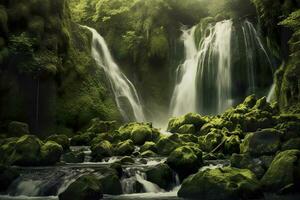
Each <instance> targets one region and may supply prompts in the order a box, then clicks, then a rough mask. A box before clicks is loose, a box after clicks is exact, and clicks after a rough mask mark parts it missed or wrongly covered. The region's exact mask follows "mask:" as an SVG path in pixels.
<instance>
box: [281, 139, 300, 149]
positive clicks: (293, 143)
mask: <svg viewBox="0 0 300 200" xmlns="http://www.w3.org/2000/svg"><path fill="white" fill-rule="evenodd" d="M291 149H298V150H300V137H299V138H293V139H290V140H288V141H286V142H285V143H283V145H282V147H281V150H282V151H285V150H291Z"/></svg>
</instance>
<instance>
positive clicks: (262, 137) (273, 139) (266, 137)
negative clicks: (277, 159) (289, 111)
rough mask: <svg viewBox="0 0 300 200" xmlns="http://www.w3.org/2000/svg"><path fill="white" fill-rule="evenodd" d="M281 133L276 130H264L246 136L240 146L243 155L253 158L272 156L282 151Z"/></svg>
mask: <svg viewBox="0 0 300 200" xmlns="http://www.w3.org/2000/svg"><path fill="white" fill-rule="evenodd" d="M280 134H281V132H280V131H277V130H275V129H264V130H261V131H257V132H254V133H249V134H247V135H246V137H245V139H244V141H243V143H242V144H241V146H240V149H241V153H247V154H250V155H252V156H260V155H270V154H274V153H276V152H277V151H278V150H279V149H280V145H281V142H280Z"/></svg>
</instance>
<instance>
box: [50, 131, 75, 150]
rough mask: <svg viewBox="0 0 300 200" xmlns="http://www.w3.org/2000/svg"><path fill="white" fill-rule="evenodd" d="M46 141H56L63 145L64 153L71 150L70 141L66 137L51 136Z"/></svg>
mask: <svg viewBox="0 0 300 200" xmlns="http://www.w3.org/2000/svg"><path fill="white" fill-rule="evenodd" d="M46 141H54V142H56V143H57V144H59V145H61V146H62V148H63V149H64V151H68V150H70V140H69V138H68V137H67V136H66V135H51V136H49V137H48V138H47V139H46Z"/></svg>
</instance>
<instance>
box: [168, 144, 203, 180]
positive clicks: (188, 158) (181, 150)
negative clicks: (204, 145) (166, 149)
mask: <svg viewBox="0 0 300 200" xmlns="http://www.w3.org/2000/svg"><path fill="white" fill-rule="evenodd" d="M167 164H168V165H169V166H170V167H171V168H172V169H173V170H174V171H176V172H177V173H178V175H179V178H180V180H183V179H184V178H186V177H187V176H188V175H190V174H193V173H195V172H197V171H198V169H199V168H200V166H201V165H202V152H201V151H200V150H199V151H198V152H195V150H194V149H193V148H191V147H189V146H183V147H178V148H177V149H175V150H174V151H173V152H172V153H171V154H170V155H169V157H168V159H167Z"/></svg>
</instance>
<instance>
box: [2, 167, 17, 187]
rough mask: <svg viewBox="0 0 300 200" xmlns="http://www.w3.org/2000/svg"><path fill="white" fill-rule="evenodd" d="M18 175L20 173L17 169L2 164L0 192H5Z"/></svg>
mask: <svg viewBox="0 0 300 200" xmlns="http://www.w3.org/2000/svg"><path fill="white" fill-rule="evenodd" d="M18 177H19V173H18V172H17V171H16V170H14V169H12V168H9V167H6V166H3V165H0V192H5V191H6V190H7V188H8V187H9V186H10V184H11V183H12V182H13V181H14V180H15V179H16V178H18Z"/></svg>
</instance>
